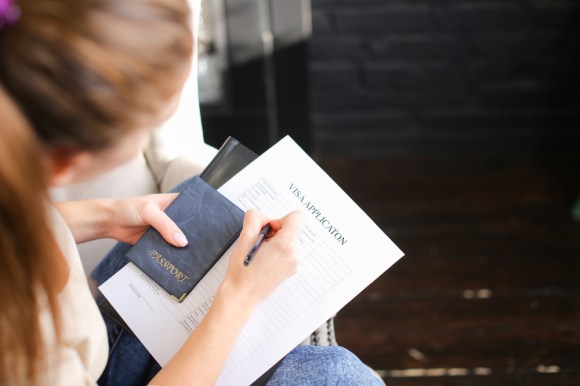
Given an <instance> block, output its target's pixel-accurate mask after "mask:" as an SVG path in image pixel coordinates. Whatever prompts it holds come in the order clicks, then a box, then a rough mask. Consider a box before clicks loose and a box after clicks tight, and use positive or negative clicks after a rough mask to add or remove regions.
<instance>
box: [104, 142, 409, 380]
mask: <svg viewBox="0 0 580 386" xmlns="http://www.w3.org/2000/svg"><path fill="white" fill-rule="evenodd" d="M219 191H220V192H221V193H222V194H223V195H224V196H226V197H227V198H228V199H230V200H231V201H232V202H234V203H235V204H236V205H238V206H239V207H240V208H241V209H243V210H247V209H250V208H256V209H258V210H260V211H262V212H265V213H267V214H268V215H269V216H271V217H272V218H277V217H282V216H284V215H286V214H287V213H289V212H291V211H293V210H301V211H303V212H305V216H304V217H305V226H304V229H303V231H302V232H301V234H300V235H299V237H298V241H297V245H296V247H297V252H298V254H299V256H300V258H301V263H300V268H299V270H298V273H297V274H296V275H294V276H293V277H291V278H290V279H288V280H286V281H285V282H284V283H282V285H281V286H280V287H278V288H277V289H276V290H275V291H274V293H273V294H272V295H271V296H270V297H268V298H267V299H266V300H265V301H264V302H263V303H262V304H261V305H260V306H259V307H258V308H257V309H256V310H255V312H254V313H253V315H252V317H251V318H250V320H249V321H248V323H247V324H246V326H245V328H244V329H243V331H242V333H241V334H240V336H239V337H238V340H237V342H236V344H235V345H234V348H233V350H232V352H231V353H230V356H229V358H228V360H227V363H226V365H225V367H224V369H223V370H222V373H221V375H220V378H219V380H218V382H217V384H219V385H246V384H249V383H251V382H253V381H254V380H255V379H257V378H258V377H259V376H260V375H262V374H263V373H264V372H265V371H266V370H268V369H269V368H270V367H271V366H272V365H274V364H275V363H276V362H277V361H278V360H279V359H281V358H282V357H283V356H284V355H285V354H287V353H288V352H289V351H290V350H292V349H293V348H294V347H295V346H296V345H298V344H299V343H300V342H301V341H302V340H304V338H306V337H307V336H308V335H309V334H310V333H312V331H314V330H315V329H316V328H317V327H318V326H320V325H321V324H323V323H324V322H325V321H326V320H327V319H328V318H329V317H331V316H332V315H334V314H335V313H336V312H338V311H339V310H340V309H341V308H342V307H344V306H345V305H346V304H347V303H348V302H349V301H350V300H352V298H354V297H355V296H356V295H357V294H358V293H360V292H361V291H362V290H363V289H364V288H365V287H366V286H368V285H369V284H370V283H372V282H373V281H374V280H375V279H376V278H377V277H378V276H380V275H381V274H382V273H383V272H384V271H385V270H387V269H388V268H389V267H390V266H391V265H393V264H394V263H395V262H396V261H397V260H398V259H399V258H401V257H402V256H403V253H402V252H401V251H400V250H399V248H397V246H396V245H395V244H394V243H393V242H392V241H391V240H390V239H389V238H388V237H387V236H386V235H385V234H384V233H383V232H382V231H381V230H380V228H379V227H378V226H376V225H375V224H374V223H373V221H372V220H371V219H370V218H369V217H368V216H367V215H366V214H365V213H364V212H363V211H362V210H361V209H360V208H359V207H358V205H356V204H355V203H354V202H353V201H352V200H351V199H350V198H349V197H348V196H347V195H346V194H345V193H344V192H343V191H342V189H340V187H339V186H338V185H336V184H335V183H334V182H333V181H332V180H331V179H330V177H328V175H327V174H326V173H325V172H324V171H323V170H322V169H320V167H318V165H317V164H316V163H315V162H314V161H313V160H312V159H311V158H310V157H309V156H308V155H307V154H306V153H304V152H303V151H302V149H300V147H299V146H298V145H297V144H296V143H295V142H294V141H293V140H292V139H291V138H289V137H286V138H284V139H282V140H281V141H280V142H278V143H277V144H276V145H274V146H273V147H272V148H271V149H269V150H268V151H267V152H265V153H264V154H263V155H262V156H260V157H259V158H258V159H257V160H255V161H254V162H253V163H252V164H251V165H250V166H248V167H246V168H245V169H244V170H242V171H241V172H240V173H238V175H236V176H235V177H233V178H232V179H231V180H230V181H228V182H227V183H226V184H225V185H224V186H222V188H220V189H219ZM234 247H235V244H234V245H233V246H232V248H230V250H229V251H228V252H227V253H226V254H225V255H224V256H223V257H222V259H220V261H219V262H218V263H216V265H215V266H214V267H213V268H212V269H211V270H210V272H209V273H208V274H207V275H206V277H204V279H203V280H202V281H201V282H200V284H199V285H198V286H197V287H196V288H195V289H194V290H193V291H192V293H191V294H190V295H189V296H188V297H187V298H186V299H185V301H184V302H183V303H177V302H175V300H173V299H172V298H171V297H170V296H169V295H167V294H166V293H165V292H164V291H163V290H162V289H161V288H160V287H158V286H157V285H156V284H155V283H154V282H152V281H151V280H150V279H148V278H147V277H146V275H144V274H143V273H142V272H141V271H140V270H139V269H138V268H136V267H135V266H133V265H132V264H129V265H128V266H127V267H125V268H123V269H122V270H121V271H119V272H118V273H117V274H116V275H114V276H113V277H112V278H111V279H109V280H108V281H107V282H106V283H105V284H103V285H102V286H101V287H100V289H101V291H102V292H103V294H104V295H105V296H106V297H107V299H108V300H109V301H110V302H111V304H112V305H113V306H114V307H115V308H116V309H117V311H118V312H119V314H120V315H121V316H122V317H123V319H124V320H125V321H126V322H127V324H128V325H129V326H130V327H131V329H132V330H133V331H134V332H135V334H136V335H137V337H138V338H139V339H140V340H141V341H142V342H143V344H144V345H145V347H147V349H148V350H149V351H150V352H151V354H152V355H153V357H154V358H155V359H156V360H157V361H158V362H159V363H160V364H161V365H162V366H164V365H165V364H166V363H167V362H168V361H169V360H170V359H171V357H172V356H173V355H174V354H175V353H176V352H177V351H178V350H179V348H180V347H181V345H182V344H183V343H184V342H185V340H186V339H187V337H188V336H189V334H190V333H191V331H193V329H195V327H196V326H197V325H198V324H199V323H200V322H201V320H202V319H203V317H204V316H205V314H206V313H207V310H208V309H209V307H210V306H211V303H212V302H213V297H214V295H215V293H216V291H217V288H218V287H219V285H220V283H221V282H222V280H223V277H224V275H225V272H226V268H227V264H228V262H229V257H230V255H231V250H233V248H234Z"/></svg>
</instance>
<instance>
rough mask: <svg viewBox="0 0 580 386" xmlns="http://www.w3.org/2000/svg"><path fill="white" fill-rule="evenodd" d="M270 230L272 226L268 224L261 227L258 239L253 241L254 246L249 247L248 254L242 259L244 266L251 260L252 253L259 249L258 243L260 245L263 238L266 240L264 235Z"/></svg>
mask: <svg viewBox="0 0 580 386" xmlns="http://www.w3.org/2000/svg"><path fill="white" fill-rule="evenodd" d="M271 230H272V227H271V226H270V224H266V225H265V226H264V227H263V228H262V230H261V231H260V234H259V235H258V239H257V240H256V242H255V243H254V246H253V247H252V249H250V252H248V255H247V256H246V258H245V259H244V265H245V266H248V265H250V263H251V262H252V259H253V258H254V255H255V254H256V253H257V252H258V249H260V245H262V243H263V242H264V240H266V236H267V235H268V233H270V231H271Z"/></svg>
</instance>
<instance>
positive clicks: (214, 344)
mask: <svg viewBox="0 0 580 386" xmlns="http://www.w3.org/2000/svg"><path fill="white" fill-rule="evenodd" d="M191 50H192V34H191V30H190V26H189V10H188V8H187V3H186V1H185V0H18V1H15V0H0V85H1V86H2V91H1V93H0V111H1V114H0V136H1V138H0V143H1V147H0V157H2V159H1V161H0V180H1V184H2V189H0V191H1V192H0V227H1V229H0V233H1V234H0V240H1V244H0V249H1V252H2V260H1V261H2V269H1V270H0V288H1V291H2V293H1V298H0V326H1V328H0V348H1V349H2V354H1V359H0V384H2V385H23V384H40V383H42V384H54V385H67V384H70V385H80V384H86V385H94V384H95V383H96V380H97V379H99V377H101V378H100V379H101V383H102V384H105V383H107V382H121V383H122V384H124V385H130V384H142V383H146V382H149V381H151V383H154V384H156V385H195V384H204V385H205V384H213V383H214V382H215V380H216V379H217V377H218V375H219V373H220V371H221V368H222V366H223V364H224V362H225V360H226V358H227V356H228V353H229V351H230V350H231V348H232V346H233V344H234V342H235V340H236V338H237V335H238V334H239V332H240V330H241V328H242V327H243V325H244V323H245V322H246V321H247V319H248V318H249V316H250V314H251V312H252V310H253V309H254V308H255V307H256V305H257V304H259V303H260V302H261V301H262V300H263V299H264V298H265V297H266V296H268V294H269V293H271V292H272V291H273V290H274V289H275V288H276V287H277V286H278V285H279V284H280V283H281V282H282V281H283V280H285V279H286V278H288V277H289V276H291V275H292V274H293V273H294V272H295V270H296V269H297V264H298V260H297V258H296V255H295V254H294V252H293V249H292V245H293V243H294V241H295V238H296V234H297V233H298V232H299V230H300V227H301V222H300V221H301V217H300V215H299V214H298V213H291V214H289V215H287V216H286V217H284V218H282V219H276V220H270V219H267V218H265V217H264V216H262V215H261V214H259V213H257V212H255V211H249V212H248V213H247V214H246V217H245V219H244V226H243V230H242V233H241V236H240V239H239V241H238V244H237V248H236V250H235V252H234V254H233V256H232V259H231V264H230V266H229V268H228V272H227V275H226V278H225V279H224V282H223V283H222V285H221V287H220V289H219V291H218V294H217V295H216V298H215V302H214V304H213V306H212V307H211V309H210V311H209V313H208V314H207V316H206V318H205V319H204V320H203V322H202V323H201V324H200V326H199V327H198V328H197V329H196V330H195V332H194V333H193V334H192V335H191V336H190V338H189V339H188V340H187V342H186V343H185V344H184V346H183V347H182V348H181V349H180V351H179V352H178V353H177V354H176V355H175V357H174V358H173V359H172V360H171V361H170V362H169V363H168V364H167V366H165V367H164V368H163V369H161V370H159V368H157V367H155V366H152V365H151V364H150V363H153V361H152V359H151V358H150V357H149V359H148V363H144V362H140V361H131V360H130V359H131V358H132V357H143V356H148V354H147V353H146V350H145V349H144V348H143V347H142V346H140V345H139V343H138V342H134V341H133V342H130V343H127V341H126V340H124V339H117V338H112V337H111V334H114V333H115V331H113V330H115V329H116V328H115V326H112V325H110V324H108V325H107V326H105V324H104V321H103V319H102V317H101V315H100V313H99V311H98V308H97V306H96V304H95V302H94V301H93V299H92V297H91V293H90V290H89V287H88V284H87V281H86V279H85V276H84V273H83V271H82V267H81V265H80V259H79V256H78V252H77V250H76V247H75V242H76V243H79V242H82V241H86V240H91V239H96V238H101V237H112V238H115V239H117V240H119V241H123V242H128V243H131V242H134V241H135V240H136V239H137V238H138V237H139V236H140V235H141V234H143V232H144V231H145V230H146V228H147V227H148V226H149V225H152V226H154V227H156V228H157V229H158V230H159V231H160V232H161V234H162V235H163V236H164V238H165V239H166V240H167V241H168V242H170V243H173V244H174V245H176V246H183V245H185V244H186V243H187V240H186V239H185V238H184V236H183V234H182V233H181V231H180V230H179V229H178V228H177V227H176V225H175V224H174V223H173V222H172V221H171V220H170V219H169V218H167V216H165V214H164V213H163V209H164V208H166V207H167V205H168V204H169V203H170V202H171V201H172V200H173V199H174V198H175V195H174V194H162V195H152V196H146V197H136V198H130V199H124V200H92V201H84V202H76V203H62V204H58V205H56V204H55V205H54V206H52V205H50V204H49V203H48V198H47V189H48V188H49V187H50V186H56V185H66V184H71V183H75V182H79V181H82V180H85V179H88V178H92V177H94V176H96V175H99V174H101V173H104V172H106V171H108V170H110V169H111V168H113V167H115V166H117V165H119V164H121V163H122V162H125V161H126V160H128V159H130V158H132V157H133V156H135V155H136V154H137V153H138V152H139V151H141V150H142V148H143V146H144V145H145V144H146V143H147V138H148V136H149V134H150V131H151V130H152V129H153V128H154V127H156V126H158V125H159V123H160V122H162V121H163V120H164V119H165V118H166V117H167V116H168V115H169V114H170V113H171V112H172V110H173V109H174V106H175V104H176V102H177V100H178V98H179V93H180V90H181V87H182V85H183V82H184V80H185V78H186V76H187V75H188V72H189V67H190V57H191ZM22 116H24V117H25V118H26V121H25V120H24V119H23V118H22ZM268 222H269V223H270V224H271V225H272V227H273V230H274V232H273V233H274V235H273V236H272V237H271V238H270V239H269V241H268V242H267V243H265V244H264V246H263V247H262V248H260V250H259V252H258V254H257V255H256V256H255V260H254V262H253V263H252V265H251V266H249V267H243V264H242V260H243V258H244V256H245V255H246V253H247V252H248V251H249V250H250V248H251V246H252V245H253V243H254V241H255V239H256V237H257V235H258V233H259V231H260V229H261V228H262V227H263V226H264V225H265V224H266V223H268ZM115 258H118V256H117V255H115V254H112V255H110V256H109V257H108V258H107V262H110V261H111V260H112V259H115ZM113 265H114V264H113ZM107 330H108V331H107ZM107 333H108V334H109V337H107ZM109 345H110V347H109ZM123 350H126V351H123ZM109 351H110V352H109ZM115 352H126V353H127V355H126V356H125V357H123V356H115V355H114V353H115ZM143 367H148V369H145V370H146V371H144V369H143ZM151 369H154V371H150V370H151ZM312 369H315V370H316V371H312ZM158 370H159V371H158ZM103 372H105V373H104V374H103ZM115 372H116V373H117V374H114V373H115ZM144 374H145V376H144ZM144 377H145V378H144ZM152 377H153V379H151V378H152ZM110 380H117V381H110ZM323 381H328V382H329V383H340V382H342V383H358V384H369V383H371V382H378V381H377V380H376V379H375V378H373V376H372V375H371V373H370V372H369V371H368V369H367V368H366V367H365V366H364V365H363V364H362V363H361V362H360V361H359V360H358V359H357V358H356V357H355V356H354V355H352V354H351V353H349V352H348V351H346V350H344V349H341V348H336V347H331V348H312V347H304V346H303V347H299V348H297V349H295V350H293V351H292V352H291V353H290V354H289V355H288V356H287V357H286V358H285V359H284V361H283V362H282V363H281V365H280V366H279V368H278V369H277V370H276V372H275V373H274V374H273V376H272V377H271V378H270V380H269V384H288V383H296V384H306V383H311V382H314V383H315V384H319V383H321V382H323ZM379 384H380V383H379Z"/></svg>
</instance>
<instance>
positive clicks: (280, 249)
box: [218, 210, 302, 307]
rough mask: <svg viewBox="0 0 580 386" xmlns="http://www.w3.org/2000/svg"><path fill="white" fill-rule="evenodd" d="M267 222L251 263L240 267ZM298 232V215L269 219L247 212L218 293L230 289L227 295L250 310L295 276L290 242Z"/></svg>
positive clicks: (292, 241) (300, 218) (291, 242)
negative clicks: (263, 239)
mask: <svg viewBox="0 0 580 386" xmlns="http://www.w3.org/2000/svg"><path fill="white" fill-rule="evenodd" d="M268 223H269V224H270V225H271V226H272V231H271V232H270V234H269V235H267V238H266V240H265V241H264V242H263V243H262V245H261V247H260V249H259V250H258V252H257V253H256V255H255V256H254V259H253V260H252V262H251V264H249V265H248V266H244V264H243V262H244V259H245V258H246V256H247V254H248V252H249V251H250V249H252V247H253V246H254V243H255V242H256V239H257V237H258V234H259V233H260V230H261V229H262V227H264V225H266V224H268ZM301 229H302V213H300V212H292V213H290V214H288V215H287V216H285V217H283V218H281V219H277V220H269V219H268V218H266V216H264V215H263V214H260V213H258V212H257V211H255V210H249V211H248V212H247V213H246V216H245V218H244V227H243V229H242V232H241V234H240V238H239V240H238V245H237V247H236V249H235V251H234V252H233V254H232V257H231V260H230V264H229V267H228V271H227V274H226V278H225V280H224V283H223V284H222V287H220V292H223V291H228V290H231V295H230V296H235V297H237V298H238V301H240V302H241V303H242V304H245V305H247V306H248V307H254V306H256V305H257V304H258V303H260V302H261V301H262V300H264V298H266V297H267V296H268V295H269V294H270V293H271V292H272V291H273V290H274V289H275V288H276V287H278V285H280V283H282V282H283V281H284V280H285V279H287V278H289V277H290V276H292V275H293V274H294V273H296V270H297V269H298V257H297V255H296V253H295V250H294V243H295V241H296V237H297V236H298V233H299V232H300V230H301ZM218 296H219V293H218Z"/></svg>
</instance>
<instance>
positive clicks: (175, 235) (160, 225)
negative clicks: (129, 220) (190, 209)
mask: <svg viewBox="0 0 580 386" xmlns="http://www.w3.org/2000/svg"><path fill="white" fill-rule="evenodd" d="M176 196H177V195H176V194H167V195H159V196H157V197H155V199H154V200H153V201H149V202H147V203H146V204H145V206H144V207H143V210H142V214H141V217H142V219H143V222H145V223H146V224H149V225H151V226H152V227H153V228H155V229H157V231H158V232H159V233H160V234H161V236H162V237H163V238H164V239H165V241H167V242H168V243H170V244H173V245H175V246H176V247H185V246H186V245H187V238H186V237H185V235H184V234H183V232H182V231H181V229H179V227H178V226H177V225H176V224H175V222H173V220H172V219H170V218H169V216H167V214H166V213H165V212H164V211H163V209H165V208H166V207H167V206H168V205H169V204H170V203H171V201H173V199H175V197H176Z"/></svg>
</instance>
